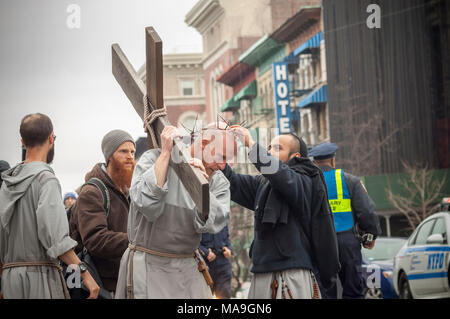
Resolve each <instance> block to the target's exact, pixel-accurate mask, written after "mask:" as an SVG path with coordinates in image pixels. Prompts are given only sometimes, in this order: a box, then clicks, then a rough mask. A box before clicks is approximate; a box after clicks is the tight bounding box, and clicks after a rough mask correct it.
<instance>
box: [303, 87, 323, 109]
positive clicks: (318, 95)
mask: <svg viewBox="0 0 450 319" xmlns="http://www.w3.org/2000/svg"><path fill="white" fill-rule="evenodd" d="M327 101H328V86H327V85H322V86H321V87H319V88H318V89H316V90H314V91H312V92H311V93H310V94H308V95H307V96H306V97H305V98H304V99H302V100H301V101H300V102H299V103H298V104H297V107H300V108H302V107H307V106H309V105H310V104H315V103H326V102H327Z"/></svg>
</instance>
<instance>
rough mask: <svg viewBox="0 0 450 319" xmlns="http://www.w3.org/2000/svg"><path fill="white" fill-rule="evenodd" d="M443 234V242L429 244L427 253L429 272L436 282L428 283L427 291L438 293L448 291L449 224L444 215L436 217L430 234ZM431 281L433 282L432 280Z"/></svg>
mask: <svg viewBox="0 0 450 319" xmlns="http://www.w3.org/2000/svg"><path fill="white" fill-rule="evenodd" d="M437 234H439V235H441V236H442V237H443V238H444V243H442V244H431V245H428V248H427V251H426V255H427V258H428V264H427V273H428V276H429V277H430V280H432V281H433V282H434V284H430V285H427V286H428V288H427V291H426V293H430V294H438V293H443V292H445V291H448V290H447V289H448V278H447V271H448V268H447V267H448V254H449V251H448V250H449V249H448V243H447V225H446V220H445V218H444V217H439V218H436V222H435V224H434V226H433V229H432V231H431V234H430V235H437ZM430 283H431V282H430Z"/></svg>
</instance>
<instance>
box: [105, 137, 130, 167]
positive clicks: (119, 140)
mask: <svg viewBox="0 0 450 319" xmlns="http://www.w3.org/2000/svg"><path fill="white" fill-rule="evenodd" d="M125 142H132V143H133V144H135V143H134V140H133V138H132V137H131V135H130V134H128V133H127V132H125V131H122V130H113V131H111V132H109V133H108V134H106V135H105V137H104V138H103V140H102V152H103V155H104V156H105V161H106V163H108V161H109V158H110V157H111V156H112V155H113V154H114V152H115V151H116V150H117V149H118V148H119V146H120V145H122V144H123V143H125ZM135 145H136V144H135Z"/></svg>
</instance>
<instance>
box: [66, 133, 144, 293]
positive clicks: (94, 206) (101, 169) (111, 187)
mask: <svg viewBox="0 0 450 319" xmlns="http://www.w3.org/2000/svg"><path fill="white" fill-rule="evenodd" d="M102 151H103V154H104V156H105V160H106V164H103V163H99V164H97V165H95V166H94V168H93V169H92V171H91V172H89V173H88V174H87V175H86V182H87V181H89V180H90V179H91V178H97V179H99V180H101V181H102V182H103V184H104V185H105V186H106V187H107V190H108V193H109V204H110V211H109V215H108V217H107V216H106V211H105V208H104V202H103V195H102V192H101V190H100V189H99V188H97V187H96V186H94V185H90V184H86V185H84V186H83V187H82V189H81V192H80V194H79V196H78V200H77V202H76V203H75V205H74V206H73V208H72V214H71V217H70V236H71V237H72V238H73V239H75V240H76V241H77V242H78V246H77V249H76V250H77V252H78V251H80V250H81V249H82V247H83V246H84V247H86V249H87V251H88V252H89V254H90V255H91V256H92V259H93V261H94V263H95V266H96V267H97V270H98V272H99V275H100V278H101V281H102V284H103V287H104V288H105V289H106V290H108V291H110V292H114V291H115V290H116V284H117V277H118V273H119V267H120V259H121V257H122V255H123V253H124V252H125V250H126V249H127V247H128V237H127V221H128V211H129V205H130V204H129V192H128V189H129V187H130V184H131V178H132V176H133V170H134V166H135V162H134V152H135V144H134V141H133V138H132V137H131V136H130V135H129V134H128V133H126V132H124V131H121V130H114V131H111V132H109V133H108V134H106V135H105V137H104V138H103V141H102Z"/></svg>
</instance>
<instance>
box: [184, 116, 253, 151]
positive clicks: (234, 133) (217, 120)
mask: <svg viewBox="0 0 450 319" xmlns="http://www.w3.org/2000/svg"><path fill="white" fill-rule="evenodd" d="M219 117H220V119H221V120H222V121H223V122H224V123H225V124H226V126H225V128H222V127H220V125H219ZM197 120H198V114H197V117H196V118H195V122H194V127H193V128H192V130H191V129H189V128H187V127H186V126H185V125H184V124H183V123H180V124H181V126H183V128H184V129H185V130H186V131H187V132H189V135H190V136H191V144H192V143H194V140H195V138H196V137H197V136H198V134H200V132H202V131H206V130H211V129H217V130H223V131H229V132H230V133H231V134H233V135H234V136H237V133H236V132H234V131H232V130H231V129H230V128H231V126H232V124H231V123H230V122H229V121H227V120H225V119H224V118H223V117H222V116H220V115H219V114H217V119H216V126H215V127H203V128H199V129H197V130H196V127H197ZM245 124H246V121H245V120H244V121H242V122H241V123H240V124H239V126H243V125H245Z"/></svg>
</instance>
